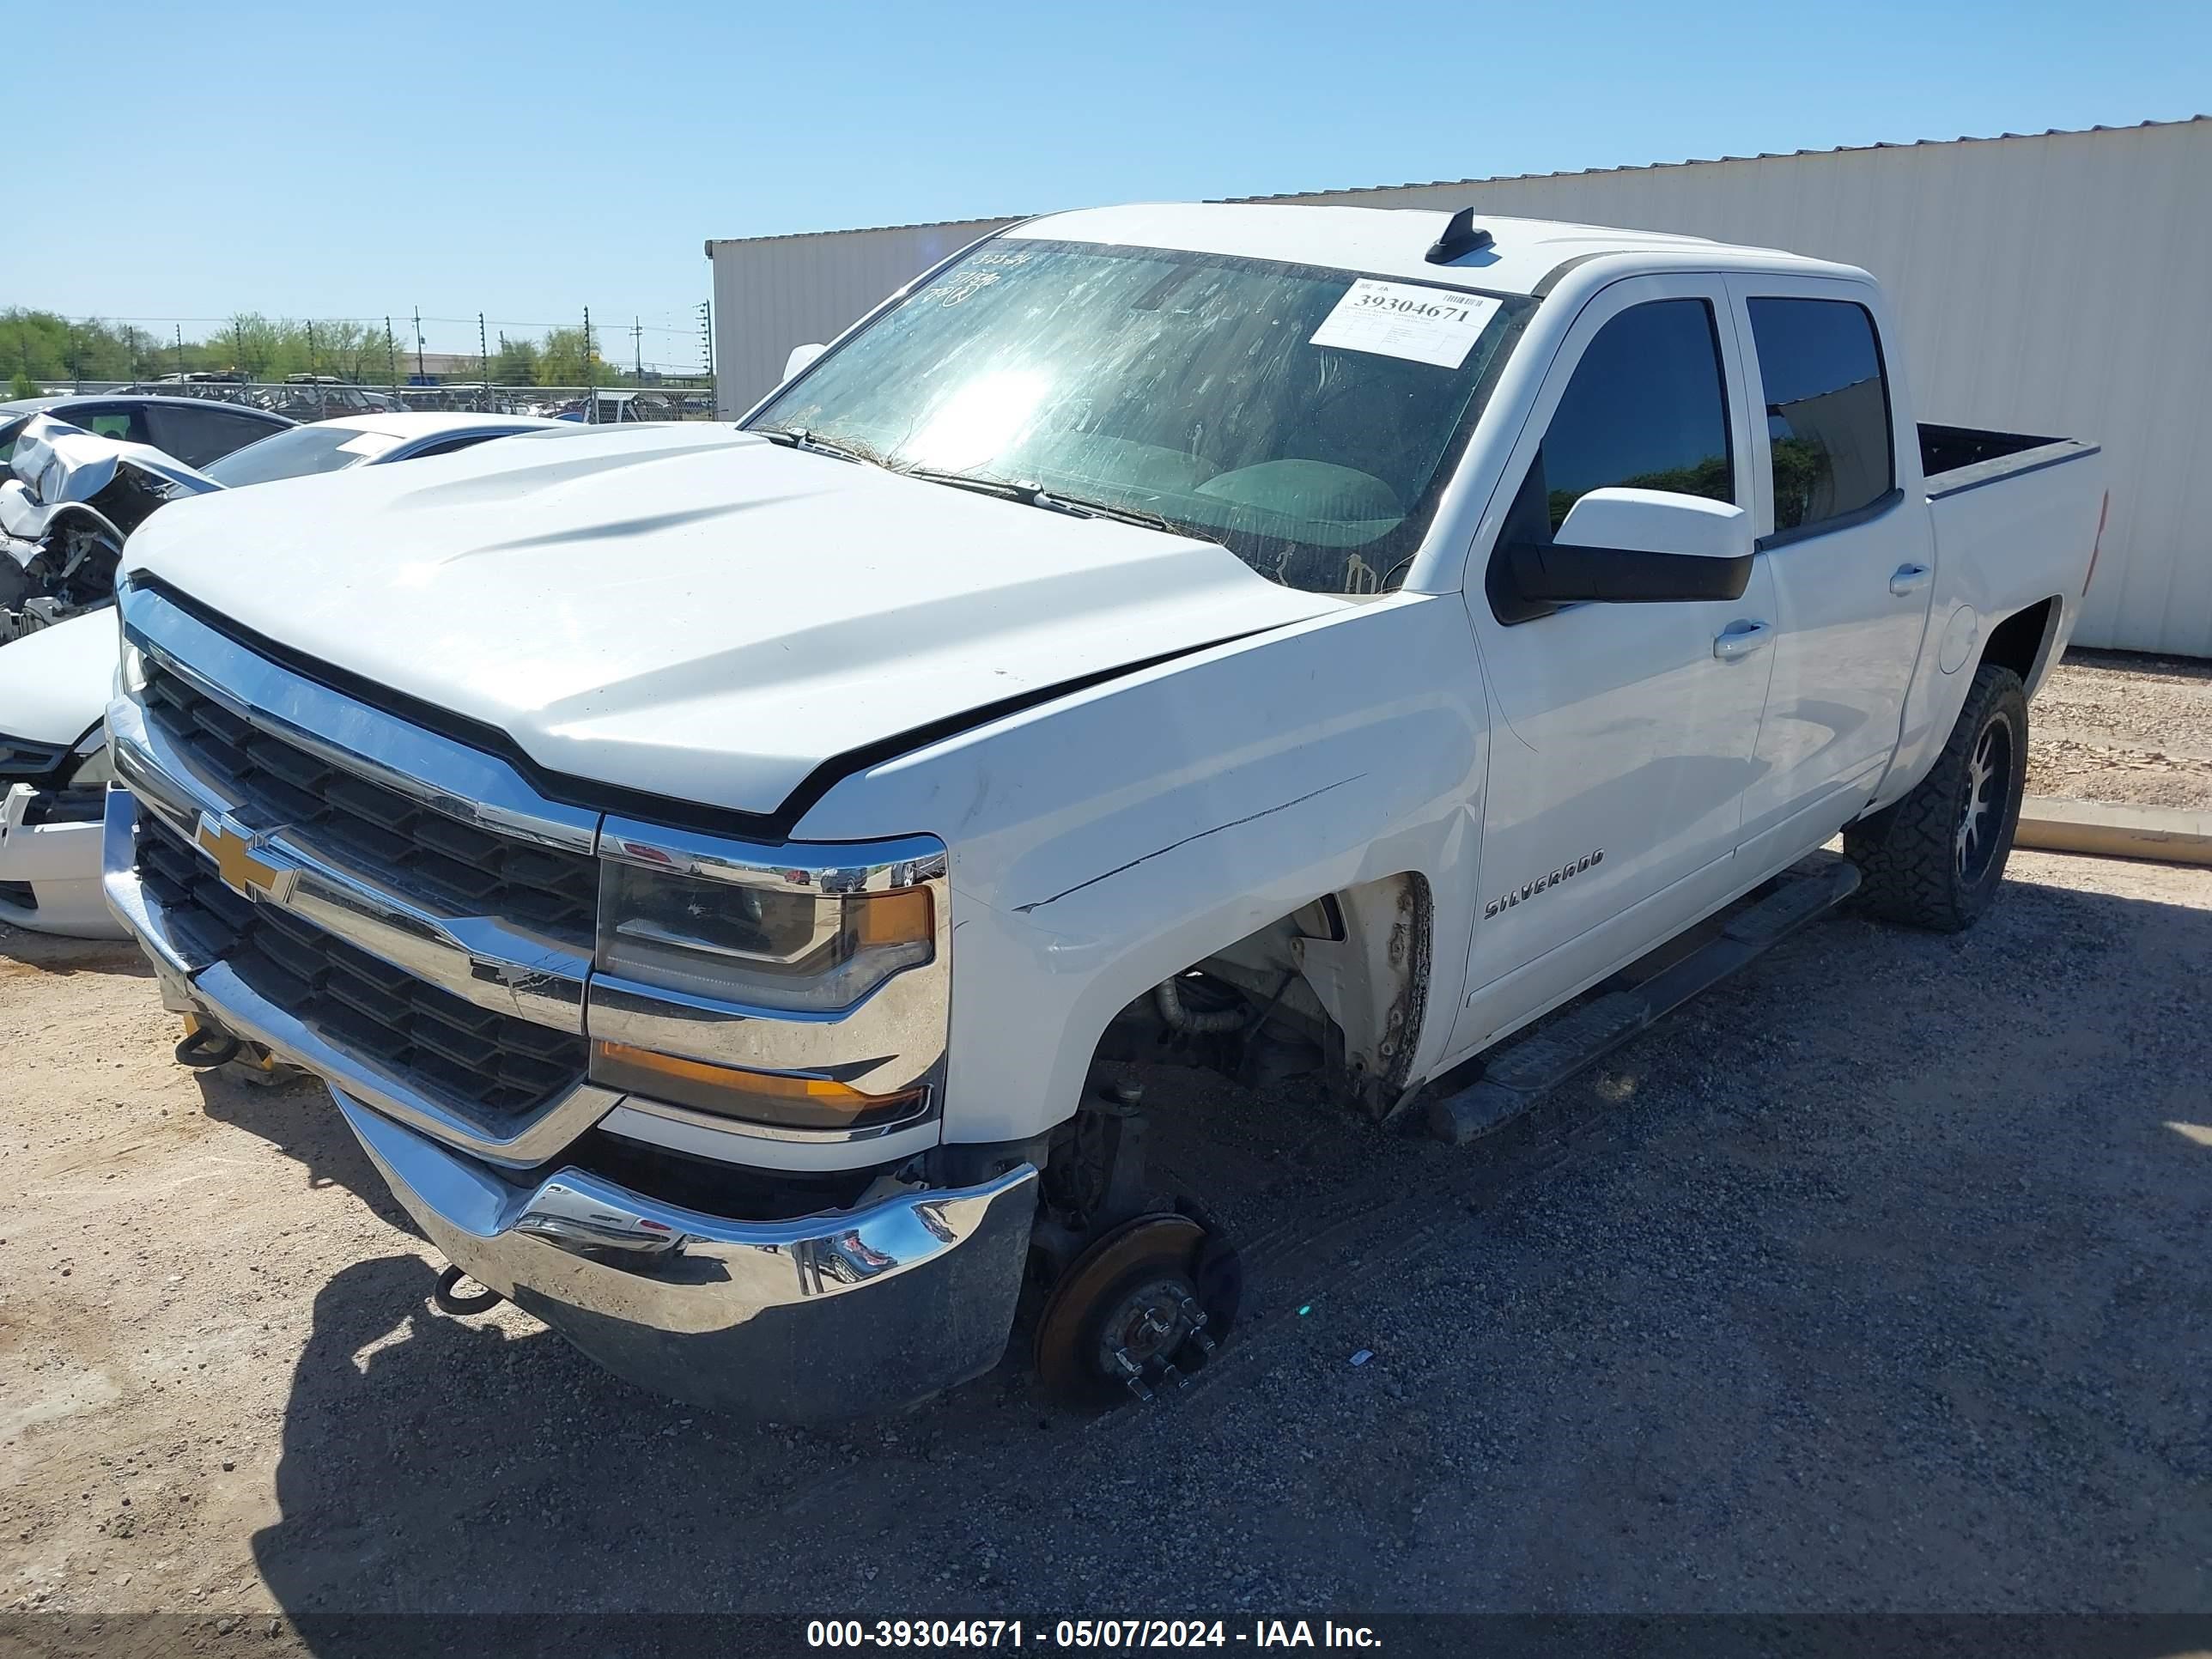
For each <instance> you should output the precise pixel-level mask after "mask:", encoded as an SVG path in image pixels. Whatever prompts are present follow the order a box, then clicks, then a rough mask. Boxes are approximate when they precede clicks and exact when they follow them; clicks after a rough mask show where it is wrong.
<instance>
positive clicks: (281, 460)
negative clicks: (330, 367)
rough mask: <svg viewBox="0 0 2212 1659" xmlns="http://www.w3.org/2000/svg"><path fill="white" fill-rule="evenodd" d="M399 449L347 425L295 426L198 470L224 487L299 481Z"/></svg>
mask: <svg viewBox="0 0 2212 1659" xmlns="http://www.w3.org/2000/svg"><path fill="white" fill-rule="evenodd" d="M398 447H399V440H398V439H397V438H391V437H386V435H384V434H383V433H381V432H363V431H362V430H361V429H360V428H357V427H350V426H329V425H321V426H298V427H294V428H291V430H289V431H288V432H280V433H278V434H277V435H276V436H275V437H273V438H262V439H259V440H258V441H255V442H252V443H250V444H248V445H246V447H245V448H243V449H239V450H234V451H232V452H231V453H229V454H228V455H226V456H224V457H223V458H222V459H221V460H219V461H213V462H210V464H209V465H206V466H204V467H202V468H201V469H200V470H201V471H203V472H205V473H206V474H207V475H208V477H210V478H213V479H214V480H215V481H216V483H219V484H221V485H222V487H223V488H224V489H237V488H238V487H239V486H240V484H258V483H274V482H276V480H277V479H279V478H304V477H307V476H308V474H310V473H313V472H337V471H340V470H342V469H343V468H345V467H349V466H359V465H362V463H364V462H367V461H373V460H374V459H377V457H378V456H380V455H382V454H385V453H386V452H388V451H390V450H393V449H396V448H398Z"/></svg>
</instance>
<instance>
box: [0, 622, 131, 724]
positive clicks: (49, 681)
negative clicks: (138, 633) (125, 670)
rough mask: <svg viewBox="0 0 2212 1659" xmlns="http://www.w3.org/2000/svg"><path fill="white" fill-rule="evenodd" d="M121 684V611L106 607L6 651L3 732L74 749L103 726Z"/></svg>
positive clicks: (0, 691) (0, 696)
mask: <svg viewBox="0 0 2212 1659" xmlns="http://www.w3.org/2000/svg"><path fill="white" fill-rule="evenodd" d="M114 682H115V612H114V611H112V610H110V609H108V608H107V607H106V606H104V605H103V606H102V607H101V608H100V609H99V610H97V611H85V612H84V613H83V614H82V615H80V616H75V617H70V619H69V620H68V621H67V622H58V623H55V624H54V625H53V626H52V627H51V628H41V629H39V630H38V632H36V633H34V634H26V635H23V637H22V638H21V639H20V640H17V641H14V642H13V643H12V644H9V645H6V646H0V732H5V733H7V735H8V736H9V737H11V738H27V739H28V740H29V741H30V742H32V743H52V744H74V743H76V740H77V739H78V738H81V737H82V736H83V735H84V734H85V733H86V732H89V731H90V730H91V729H92V728H93V727H94V726H97V725H98V724H99V723H100V714H101V712H102V711H103V710H105V709H106V707H107V694H108V690H109V688H110V687H111V686H112V685H113V684H114Z"/></svg>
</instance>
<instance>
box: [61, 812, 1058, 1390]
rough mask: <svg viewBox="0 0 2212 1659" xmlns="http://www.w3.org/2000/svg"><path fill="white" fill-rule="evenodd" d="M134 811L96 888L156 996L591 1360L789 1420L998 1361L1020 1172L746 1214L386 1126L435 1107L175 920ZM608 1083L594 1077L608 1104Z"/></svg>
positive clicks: (122, 818) (122, 823)
mask: <svg viewBox="0 0 2212 1659" xmlns="http://www.w3.org/2000/svg"><path fill="white" fill-rule="evenodd" d="M138 810H139V809H138V807H137V802H136V801H135V799H133V798H132V797H131V794H130V793H128V792H127V791H121V790H118V791H116V792H114V793H112V794H111V795H110V797H109V798H108V802H107V817H106V858H105V864H106V872H105V876H104V883H105V893H106V902H107V904H108V906H109V907H110V908H111V909H112V911H113V912H114V915H116V916H117V917H118V919H119V920H120V921H122V922H123V923H124V924H125V927H127V928H128V929H129V931H130V933H131V935H132V936H133V937H134V938H136V939H137V941H138V943H139V945H141V947H142V948H143V950H144V951H145V952H146V954H147V956H148V957H149V959H150V960H151V961H152V962H153V963H154V966H155V975H156V977H157V978H158V979H159V981H160V982H161V994H162V1000H163V1002H164V1004H165V1006H168V1007H169V1008H171V1009H172V1010H173V1011H176V1012H183V1013H190V1014H192V1015H195V1016H197V1018H201V1019H203V1020H204V1021H208V1022H211V1023H212V1024H216V1025H217V1026H219V1027H220V1028H222V1030H226V1031H228V1032H229V1033H231V1034H232V1035H233V1036H237V1037H239V1038H241V1039H243V1040H246V1041H249V1042H254V1043H257V1044H259V1045H260V1046H262V1047H263V1048H267V1049H269V1050H270V1052H271V1053H273V1054H276V1056H277V1057H278V1058H279V1059H281V1060H286V1061H289V1062H290V1063H292V1064H295V1065H297V1066H301V1067H303V1068H305V1069H307V1070H308V1071H311V1072H313V1073H316V1074H317V1075H318V1076H319V1077H320V1078H321V1079H323V1081H324V1082H325V1084H326V1085H328V1086H329V1088H330V1091H331V1096H332V1097H333V1098H334V1099H335V1100H336V1101H337V1105H338V1109H339V1110H340V1111H341V1112H342V1113H343V1115H344V1117H345V1121H346V1122H347V1124H348V1125H349V1127H351V1128H352V1130H353V1132H354V1133H355V1135H356V1137H357V1138H358V1139H359V1140H360V1141H361V1144H362V1147H363V1148H364V1149H365V1150H366V1151H367V1152H368V1155H369V1157H370V1158H371V1159H372V1160H373V1161H374V1163H375V1164H376V1166H377V1168H378V1170H380V1172H381V1173H382V1174H383V1176H385V1178H386V1181H387V1182H390V1184H391V1187H392V1192H393V1194H394V1195H395V1196H396V1197H397V1198H398V1200H399V1201H400V1202H401V1203H402V1204H403V1205H404V1206H405V1207H406V1209H407V1210H408V1212H409V1213H410V1214H411V1215H412V1216H413V1217H414V1218H415V1219H416V1222H417V1223H418V1224H419V1225H421V1227H422V1231H423V1232H424V1234H425V1235H426V1236H427V1237H428V1238H429V1239H430V1241H431V1242H432V1243H434V1244H435V1245H436V1246H437V1248H438V1249H441V1250H442V1251H444V1252H445V1254H446V1255H447V1257H448V1258H449V1259H450V1260H451V1261H453V1263H454V1265H456V1266H457V1267H459V1268H461V1270H462V1271H463V1272H465V1273H467V1274H468V1275H469V1276H470V1277H471V1278H472V1279H475V1280H477V1282H478V1283H479V1284H481V1285H484V1286H486V1287H487V1288H489V1289H490V1290H494V1291H498V1292H500V1293H501V1295H503V1296H505V1297H507V1298H509V1299H510V1300H512V1301H513V1302H514V1303H515V1304H516V1305H518V1306H519V1307H521V1308H523V1309H525V1310H527V1311H528V1312H530V1313H532V1314H533V1315H535V1316H537V1317H538V1318H539V1319H541V1320H543V1321H544V1322H545V1323H546V1324H548V1325H550V1326H551V1327H552V1328H554V1329H555V1330H556V1331H558V1332H559V1333H560V1334H562V1336H565V1337H566V1338H568V1340H569V1341H571V1342H572V1343H574V1345H575V1346H577V1347H579V1348H580V1349H581V1350H583V1352H585V1353H586V1354H587V1355H589V1356H590V1357H591V1358H593V1359H595V1360H597V1361H598V1362H599V1364H603V1365H605V1367H606V1368H607V1369H608V1370H612V1371H614V1372H616V1373H617V1375H619V1376H624V1377H626V1378H628V1379H629V1380H630V1381H632V1382H634V1383H639V1384H640V1385H641V1386H643V1387H646V1388H648V1389H653V1390H655V1391H657V1392H659V1393H662V1394H665V1395H672V1396H674V1397H675V1398H677V1399H679V1400H684V1401H690V1402H691V1403H693V1404H695V1405H699V1406H702V1407H708V1408H709V1409H713V1410H720V1411H728V1412H732V1413H738V1414H741V1415H744V1416H748V1417H756V1418H763V1419H769V1420H773V1421H780V1422H792V1423H806V1422H817V1421H827V1420H831V1419H837V1418H842V1417H852V1416H859V1415H864V1414H866V1413H874V1412H881V1411H887V1410H895V1409H896V1408H898V1407H902V1406H906V1405H909V1404H912V1403H914V1402H915V1401H920V1400H922V1399H925V1398H927V1396H929V1395H933V1394H935V1393H938V1392H939V1391H941V1390H942V1389H947V1388H950V1387H952V1386H953V1385H955V1384H957V1383H963V1382H965V1381H967V1380H968V1379H969V1378H970V1377H972V1376H978V1375H980V1374H981V1373H982V1372H983V1371H986V1370H989V1369H990V1368H991V1366H992V1365H993V1364H996V1363H997V1361H998V1358H999V1357H1000V1354H1001V1352H1003V1351H1004V1350H1005V1347H1006V1336H1007V1333H1008V1331H1009V1330H1010V1329H1011V1328H1012V1323H1013V1316H1014V1305H1015V1302H1016V1299H1017V1297H1018V1295H1019V1293H1020V1289H1021V1283H1022V1277H1023V1273H1024V1269H1025V1267H1026V1264H1027V1255H1028V1249H1029V1240H1030V1221H1031V1218H1032V1216H1033V1214H1034V1212H1035V1210H1036V1187H1037V1176H1036V1170H1035V1168H1034V1167H1033V1166H1031V1165H1030V1164H1023V1165H1021V1166H1020V1167H1019V1168H1018V1169H1016V1170H1011V1171H1009V1172H1007V1173H1006V1174H1004V1175H1002V1176H999V1177H998V1178H996V1179H994V1180H993V1181H990V1182H985V1183H983V1184H981V1185H978V1186H973V1187H963V1188H916V1187H908V1188H900V1187H896V1186H895V1185H893V1184H892V1183H890V1182H878V1185H877V1187H876V1188H872V1189H871V1192H870V1194H864V1195H863V1197H862V1199H861V1200H860V1202H858V1203H856V1204H854V1206H851V1207H849V1208H846V1209H836V1210H824V1211H819V1212H816V1213H813V1214H811V1215H803V1216H798V1217H793V1218H779V1219H775V1220H765V1221H763V1220H735V1219H731V1218H725V1217H720V1216H714V1215H708V1214H704V1213H702V1212H697V1211H695V1210H690V1209H686V1208H684V1207H681V1206H677V1205H674V1204H671V1203H668V1202H665V1201H664V1200H659V1199H657V1198H653V1197H650V1196H647V1195H646V1194H640V1193H637V1192H634V1191H630V1190H628V1189H626V1188H623V1187H620V1186H617V1185H616V1184H615V1183H613V1182H610V1181H607V1180H605V1179H604V1178H602V1177H600V1176H597V1175H595V1174H593V1173H592V1172H591V1171H589V1170H583V1169H579V1168H574V1167H569V1166H566V1165H564V1164H562V1157H563V1155H564V1154H563V1152H562V1148H560V1147H558V1146H551V1147H549V1148H548V1149H547V1153H546V1158H547V1161H546V1163H544V1164H540V1165H539V1166H538V1167H537V1168H534V1169H531V1170H516V1169H513V1168H502V1167H500V1166H498V1165H495V1164H491V1163H489V1162H487V1161H485V1160H483V1159H481V1158H475V1157H471V1156H470V1155H468V1154H466V1153H465V1152H459V1151H457V1150H456V1149H454V1148H453V1146H449V1145H447V1144H445V1143H443V1142H441V1140H439V1139H434V1138H433V1137H432V1136H431V1135H429V1134H428V1133H423V1132H422V1128H420V1127H410V1125H409V1124H406V1123H403V1122H402V1121H400V1119H401V1118H402V1117H409V1118H411V1119H412V1120H413V1121H414V1122H415V1123H416V1124H422V1123H431V1122H435V1121H437V1120H436V1115H435V1113H433V1112H430V1111H428V1109H426V1108H425V1107H424V1105H423V1103H421V1102H417V1101H414V1100H411V1099H410V1098H408V1097H406V1095H405V1093H404V1085H401V1084H400V1083H398V1081H396V1080H395V1079H392V1078H391V1077H389V1076H382V1075H379V1074H378V1073H375V1072H374V1071H373V1070H372V1069H370V1068H369V1067H368V1066H366V1065H364V1064H362V1062H360V1061H359V1060H357V1059H356V1057H354V1056H352V1055H350V1054H348V1053H347V1052H346V1051H345V1050H343V1049H342V1048H336V1047H333V1046H332V1045H331V1044H330V1043H328V1042H324V1041H323V1040H321V1039H320V1038H319V1037H318V1036H316V1034H315V1033H314V1032H313V1031H311V1030H307V1028H306V1027H305V1026H304V1025H302V1024H301V1023H300V1022H299V1021H298V1020H297V1019H295V1018H293V1017H292V1016H291V1015H290V1014H289V1013H288V1012H285V1011H284V1010H283V1008H281V1007H279V1006H276V1004H275V1003H272V1002H270V1001H269V1000H266V999H264V998H263V997H261V996H259V995H258V994H256V993H255V992H254V991H253V990H252V988H251V987H248V986H247V985H246V983H245V982H244V981H242V980H240V978H239V977H238V975H236V974H235V973H234V972H233V971H231V969H230V968H229V967H228V964H226V963H222V962H219V961H218V962H213V963H210V962H206V961H204V960H201V959H199V958H197V957H196V956H195V954H194V952H193V951H192V950H191V947H190V946H189V945H187V944H186V943H185V941H184V940H182V939H179V938H177V937H175V936H174V935H173V933H172V931H171V929H170V928H169V927H168V926H167V921H166V919H165V917H164V915H163V914H162V910H161V905H160V904H159V903H158V902H156V901H155V899H154V898H153V896H151V894H150V893H149V892H148V890H146V888H145V887H144V886H143V884H141V882H140V880H139V878H138V874H137V868H136V860H135V853H134V840H135V836H136V825H137V813H138ZM622 1098H623V1097H621V1096H619V1095H617V1094H613V1093H611V1092H610V1093H608V1094H607V1096H606V1098H605V1108H606V1110H607V1111H609V1112H611V1111H612V1110H614V1109H617V1107H618V1106H619V1105H620V1103H621V1101H622ZM601 1115H604V1114H601ZM582 1127H588V1126H587V1125H580V1126H579V1129H581V1128H582ZM548 1170H550V1171H551V1172H550V1173H548V1172H547V1171H548Z"/></svg>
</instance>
